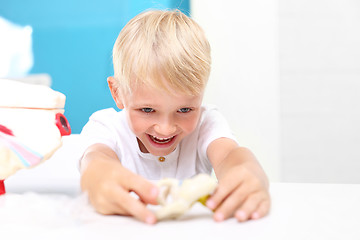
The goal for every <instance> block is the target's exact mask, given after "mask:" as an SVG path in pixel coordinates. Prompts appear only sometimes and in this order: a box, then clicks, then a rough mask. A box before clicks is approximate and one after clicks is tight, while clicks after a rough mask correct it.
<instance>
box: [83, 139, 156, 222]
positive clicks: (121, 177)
mask: <svg viewBox="0 0 360 240" xmlns="http://www.w3.org/2000/svg"><path fill="white" fill-rule="evenodd" d="M82 160H83V162H86V163H87V166H86V167H85V169H84V170H83V172H82V176H81V189H82V190H83V191H84V192H87V193H88V196H89V200H90V202H91V204H92V205H93V206H94V208H95V209H96V211H98V212H99V213H102V214H119V215H132V216H134V217H136V218H138V219H139V220H141V221H143V222H146V223H150V224H153V223H155V222H156V217H155V215H154V213H152V212H151V211H150V210H148V209H147V208H146V206H145V204H147V203H149V204H157V202H156V198H157V195H158V189H157V187H156V186H154V185H153V184H152V183H150V182H148V181H147V180H145V179H144V178H142V177H141V176H139V175H136V174H134V173H132V172H131V171H129V170H128V169H126V168H124V167H123V166H122V165H121V163H120V161H119V159H118V157H117V155H116V154H115V152H114V151H113V150H112V149H111V148H109V147H108V146H106V145H104V144H94V145H92V146H90V147H89V148H88V149H87V150H86V151H85V153H84V155H83V159H82ZM131 191H133V192H135V193H136V194H137V195H138V196H139V198H140V199H135V198H134V197H133V196H131V195H130V194H129V192H131ZM140 200H141V201H142V202H141V201H140Z"/></svg>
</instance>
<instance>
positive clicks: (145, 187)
mask: <svg viewBox="0 0 360 240" xmlns="http://www.w3.org/2000/svg"><path fill="white" fill-rule="evenodd" d="M127 182H128V189H129V190H131V191H134V192H135V193H136V194H137V195H138V196H139V197H140V199H141V201H143V202H144V203H148V204H152V205H157V204H158V202H157V197H158V194H159V189H158V187H157V186H155V185H154V184H152V183H151V182H149V181H147V180H146V179H144V178H142V177H141V176H139V175H136V174H132V175H131V176H129V179H128V181H127Z"/></svg>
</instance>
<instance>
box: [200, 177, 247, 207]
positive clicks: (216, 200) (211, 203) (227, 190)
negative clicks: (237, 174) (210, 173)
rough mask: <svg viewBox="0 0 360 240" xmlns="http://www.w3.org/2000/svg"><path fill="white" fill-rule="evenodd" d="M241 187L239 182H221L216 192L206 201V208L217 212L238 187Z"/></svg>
mask: <svg viewBox="0 0 360 240" xmlns="http://www.w3.org/2000/svg"><path fill="white" fill-rule="evenodd" d="M239 185H240V183H239V182H234V181H230V182H229V181H222V182H220V183H219V186H218V187H217V188H216V190H215V192H214V193H213V194H212V196H211V197H210V198H209V199H208V200H207V201H206V206H207V207H208V208H210V209H212V210H215V209H216V208H217V207H218V206H219V205H220V204H221V203H222V202H223V201H224V200H225V198H226V197H227V196H228V195H229V194H231V193H232V192H233V191H234V190H235V189H236V188H237V187H239Z"/></svg>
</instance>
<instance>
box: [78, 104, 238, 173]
mask: <svg viewBox="0 0 360 240" xmlns="http://www.w3.org/2000/svg"><path fill="white" fill-rule="evenodd" d="M81 137H82V139H83V140H84V141H85V146H84V147H88V146H90V145H92V144H95V143H103V144H105V145H107V146H109V147H110V148H111V149H112V150H113V151H114V152H115V153H116V154H117V156H118V158H119V160H120V161H121V164H122V165H123V166H124V167H126V168H127V169H129V170H131V171H132V172H134V173H137V174H139V175H141V176H143V177H145V178H147V179H149V180H159V179H162V178H165V177H169V178H177V179H185V178H189V177H192V176H194V175H196V174H199V173H208V174H210V173H211V170H212V166H211V164H210V161H209V159H208V157H207V154H206V150H207V147H208V146H209V144H210V143H211V142H212V141H214V140H216V139H218V138H222V137H225V138H230V139H233V140H235V141H236V139H235V137H234V135H233V134H232V133H231V130H230V128H229V125H228V123H227V122H226V120H225V118H224V117H223V116H222V115H221V114H220V113H219V111H217V110H216V108H215V107H213V106H202V107H201V117H200V121H199V123H198V126H197V127H196V129H195V130H194V131H193V132H192V133H191V134H189V135H188V136H186V137H185V138H184V139H183V140H182V141H181V142H180V143H179V145H178V146H177V147H176V149H175V150H174V151H173V152H172V153H170V154H169V155H167V156H163V157H165V161H163V162H161V161H159V157H158V156H154V155H152V154H150V153H143V152H141V151H140V149H139V145H138V142H137V138H136V136H135V134H134V133H133V132H132V131H131V129H130V127H129V125H128V122H127V118H126V110H125V109H124V110H122V111H120V112H117V111H115V110H114V109H113V108H109V109H104V110H100V111H97V112H95V113H94V114H93V115H92V116H91V117H90V119H89V122H88V123H87V124H86V125H85V126H84V128H83V130H82V132H81ZM80 165H81V168H82V169H83V168H84V167H85V166H86V165H87V164H86V163H84V162H82V163H81V164H80Z"/></svg>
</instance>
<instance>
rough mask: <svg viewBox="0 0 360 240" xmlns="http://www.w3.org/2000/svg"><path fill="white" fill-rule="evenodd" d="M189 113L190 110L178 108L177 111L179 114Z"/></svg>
mask: <svg viewBox="0 0 360 240" xmlns="http://www.w3.org/2000/svg"><path fill="white" fill-rule="evenodd" d="M190 111H191V108H180V109H179V110H178V112H180V113H188V112H190Z"/></svg>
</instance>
